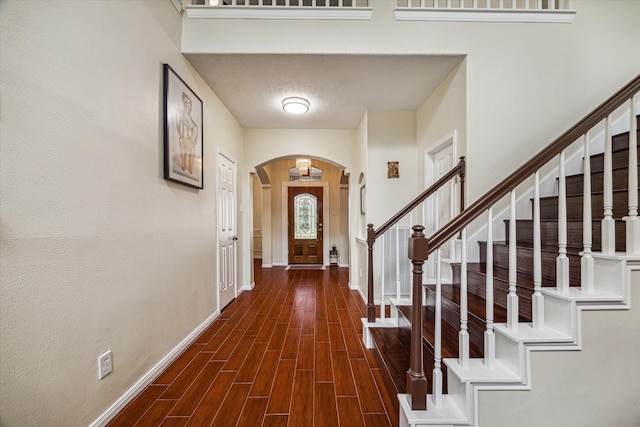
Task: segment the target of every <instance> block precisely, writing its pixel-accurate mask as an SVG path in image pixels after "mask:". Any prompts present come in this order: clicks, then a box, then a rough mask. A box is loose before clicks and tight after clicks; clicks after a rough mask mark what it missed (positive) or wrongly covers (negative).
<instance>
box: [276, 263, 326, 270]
mask: <svg viewBox="0 0 640 427" xmlns="http://www.w3.org/2000/svg"><path fill="white" fill-rule="evenodd" d="M326 269H327V267H325V266H324V265H320V264H295V265H288V266H287V268H285V270H326Z"/></svg>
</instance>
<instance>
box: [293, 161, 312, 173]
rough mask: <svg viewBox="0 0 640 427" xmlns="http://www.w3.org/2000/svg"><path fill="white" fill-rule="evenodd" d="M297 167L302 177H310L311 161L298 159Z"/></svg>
mask: <svg viewBox="0 0 640 427" xmlns="http://www.w3.org/2000/svg"><path fill="white" fill-rule="evenodd" d="M296 167H297V168H298V170H299V171H300V176H309V168H311V159H296Z"/></svg>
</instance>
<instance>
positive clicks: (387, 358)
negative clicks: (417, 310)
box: [369, 328, 411, 393]
mask: <svg viewBox="0 0 640 427" xmlns="http://www.w3.org/2000/svg"><path fill="white" fill-rule="evenodd" d="M369 331H370V332H371V335H372V336H373V342H374V343H375V346H376V348H377V349H378V352H379V353H380V358H381V359H382V362H383V363H384V366H385V369H386V370H387V373H388V374H389V377H390V378H391V381H392V382H393V386H394V387H395V389H396V392H397V393H405V392H406V390H407V388H406V373H407V369H408V368H409V363H410V361H411V355H410V345H411V330H410V329H408V328H370V329H369Z"/></svg>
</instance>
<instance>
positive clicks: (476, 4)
mask: <svg viewBox="0 0 640 427" xmlns="http://www.w3.org/2000/svg"><path fill="white" fill-rule="evenodd" d="M473 8H474V9H477V8H478V0H473Z"/></svg>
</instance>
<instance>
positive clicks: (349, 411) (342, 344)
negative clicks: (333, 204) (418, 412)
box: [109, 266, 398, 427]
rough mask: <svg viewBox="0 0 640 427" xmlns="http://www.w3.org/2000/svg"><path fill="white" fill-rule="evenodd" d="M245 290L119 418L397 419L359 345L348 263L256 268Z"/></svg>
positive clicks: (221, 421) (186, 421) (346, 422)
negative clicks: (251, 283) (307, 268)
mask: <svg viewBox="0 0 640 427" xmlns="http://www.w3.org/2000/svg"><path fill="white" fill-rule="evenodd" d="M255 276H256V277H255V281H256V287H255V289H254V290H252V291H250V292H243V293H242V294H240V296H239V297H238V298H237V299H236V300H235V301H233V302H232V303H231V304H230V305H229V306H227V308H226V309H225V310H223V312H222V314H221V315H220V317H219V318H218V319H216V321H215V322H214V323H213V324H212V325H211V326H210V327H209V328H208V329H207V330H206V331H204V332H203V333H202V334H201V335H200V337H198V339H196V340H195V342H194V343H193V344H192V345H191V346H190V347H189V348H187V350H185V352H184V353H183V354H182V355H181V356H180V357H178V358H177V359H176V361H175V362H174V363H173V364H171V365H170V366H169V367H168V368H167V370H166V371H165V372H163V373H162V374H161V375H160V376H159V377H158V378H157V379H156V380H155V381H153V383H152V384H151V385H150V386H149V387H147V388H146V389H145V390H144V391H143V392H142V393H141V394H140V395H139V396H137V397H136V398H135V399H134V400H133V401H132V402H131V403H130V404H129V405H128V406H127V407H125V408H124V409H123V410H122V411H121V412H120V413H119V414H118V415H117V416H116V418H114V419H113V420H112V421H111V423H109V427H116V426H134V425H135V426H209V425H211V426H216V427H218V426H264V427H267V426H295V427H306V426H331V427H333V426H349V427H356V426H372V427H373V426H376V427H377V426H396V425H397V424H398V403H397V398H396V396H395V394H394V393H393V392H390V390H391V388H389V387H388V386H386V385H385V384H389V381H390V380H389V378H388V377H387V374H386V371H384V368H382V364H381V362H380V360H379V358H378V355H377V354H376V353H374V351H372V350H367V349H365V348H364V346H363V344H362V323H361V321H360V318H361V317H364V316H365V306H364V304H363V302H362V298H361V297H360V295H359V294H358V293H357V292H356V291H351V290H349V288H348V269H346V268H337V267H331V268H327V270H325V271H317V270H316V271H300V270H291V271H285V270H284V268H273V269H264V270H263V269H261V268H260V267H259V266H258V267H257V268H256V274H255Z"/></svg>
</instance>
